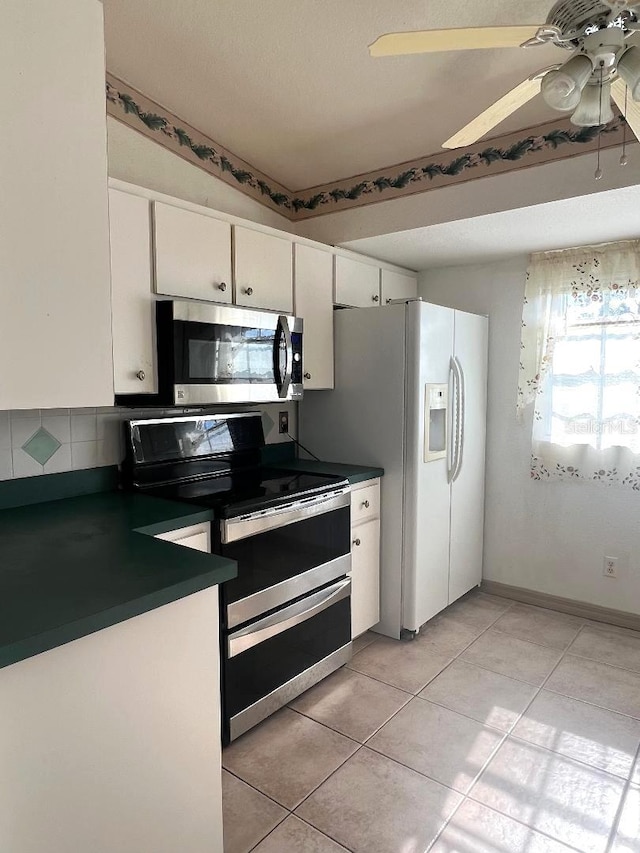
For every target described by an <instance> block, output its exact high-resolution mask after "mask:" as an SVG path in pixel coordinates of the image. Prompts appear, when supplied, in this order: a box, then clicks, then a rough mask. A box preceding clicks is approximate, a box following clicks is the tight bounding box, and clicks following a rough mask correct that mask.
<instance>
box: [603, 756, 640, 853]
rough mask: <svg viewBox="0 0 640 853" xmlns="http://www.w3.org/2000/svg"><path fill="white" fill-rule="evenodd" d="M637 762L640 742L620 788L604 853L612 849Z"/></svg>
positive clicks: (639, 758) (639, 757)
mask: <svg viewBox="0 0 640 853" xmlns="http://www.w3.org/2000/svg"><path fill="white" fill-rule="evenodd" d="M638 762H640V744H638V747H637V749H636V754H635V756H634V758H633V761H632V762H631V769H630V770H629V775H628V777H627V780H626V783H625V786H624V788H623V789H622V796H621V797H620V802H619V803H618V808H617V809H616V814H615V817H614V819H613V823H612V824H611V829H610V830H609V836H608V838H607V846H606V853H609V851H611V850H612V849H613V842H614V841H615V840H616V835H617V834H618V829H619V828H620V818H621V817H622V811H623V809H624V807H625V803H626V799H627V794H628V793H629V791H630V790H631V784H632V783H631V777H632V776H633V772H634V770H635V768H636V765H637V764H638Z"/></svg>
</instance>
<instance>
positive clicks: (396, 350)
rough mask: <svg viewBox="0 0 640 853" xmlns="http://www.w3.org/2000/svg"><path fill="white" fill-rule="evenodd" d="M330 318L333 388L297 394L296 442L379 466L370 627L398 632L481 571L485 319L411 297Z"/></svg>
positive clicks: (415, 626)
mask: <svg viewBox="0 0 640 853" xmlns="http://www.w3.org/2000/svg"><path fill="white" fill-rule="evenodd" d="M334 321H335V389H334V390H333V391H311V392H306V393H305V396H304V399H303V400H302V402H301V403H300V412H299V417H300V440H301V442H302V443H303V444H304V445H306V446H307V447H308V448H309V449H310V450H311V451H312V452H313V453H315V454H316V455H317V456H318V457H319V458H320V459H324V460H328V461H333V462H346V463H349V462H350V463H354V464H361V465H374V466H380V467H382V468H384V472H385V473H384V477H383V478H382V482H381V513H380V517H381V543H380V563H381V566H380V572H381V574H380V622H379V623H378V625H376V626H375V627H374V629H373V630H375V631H378V632H379V633H382V634H386V635H387V636H389V637H396V638H399V637H400V636H401V634H402V635H405V636H406V634H407V632H408V633H409V634H412V633H415V632H417V631H418V630H419V629H420V627H421V626H422V625H424V623H425V622H427V621H428V620H429V619H431V618H432V617H433V616H435V615H436V614H437V613H439V612H440V611H441V610H444V608H445V607H447V605H449V604H451V603H453V602H454V601H455V600H456V599H458V598H460V596H462V595H464V593H466V592H468V591H469V590H470V589H472V588H473V587H474V586H477V585H478V584H479V583H480V581H481V577H482V541H483V526H484V454H485V432H486V389H487V333H488V321H487V318H486V317H481V316H478V315H476V314H468V313H466V312H464V311H456V310H454V309H452V308H444V307H442V306H439V305H431V304H429V303H427V302H422V301H420V300H412V301H409V302H406V303H402V304H394V305H387V306H384V307H380V308H352V309H343V310H339V311H336V312H335V313H334Z"/></svg>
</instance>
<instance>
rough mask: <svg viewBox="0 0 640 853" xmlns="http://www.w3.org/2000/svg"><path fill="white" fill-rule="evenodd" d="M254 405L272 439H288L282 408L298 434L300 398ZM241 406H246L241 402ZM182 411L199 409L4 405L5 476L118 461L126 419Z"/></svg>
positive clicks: (1, 470)
mask: <svg viewBox="0 0 640 853" xmlns="http://www.w3.org/2000/svg"><path fill="white" fill-rule="evenodd" d="M255 408H257V409H259V410H260V411H261V412H262V423H263V427H264V435H265V441H266V442H267V444H276V443H278V442H280V441H288V440H289V439H288V438H287V436H286V435H280V434H279V433H278V412H282V411H285V410H286V411H287V412H288V413H289V432H290V433H291V435H293V436H296V435H297V406H296V404H295V403H270V404H268V405H264V406H258V407H255ZM240 410H246V407H240V406H239V407H238V411H240ZM206 411H209V412H211V411H213V409H207V410H206ZM183 412H187V413H194V414H197V413H198V412H196V411H194V410H185V409H170V410H165V411H159V410H158V409H145V410H142V409H126V408H108V409H20V410H15V411H9V412H7V411H0V480H11V479H17V478H19V477H34V476H37V475H39V474H55V473H58V472H60V471H75V470H78V469H81V468H97V467H99V466H102V465H117V464H119V463H120V462H121V461H122V458H123V456H124V448H123V442H122V421H125V420H129V419H131V418H144V417H150V418H151V417H159V416H163V415H166V416H171V415H180V414H182V413H183Z"/></svg>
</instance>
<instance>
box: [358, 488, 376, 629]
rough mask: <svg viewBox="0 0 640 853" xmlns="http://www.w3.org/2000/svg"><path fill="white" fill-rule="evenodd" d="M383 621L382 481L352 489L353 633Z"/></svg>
mask: <svg viewBox="0 0 640 853" xmlns="http://www.w3.org/2000/svg"><path fill="white" fill-rule="evenodd" d="M379 621H380V480H379V479H376V480H367V481H365V482H364V483H357V484H356V485H354V486H352V490H351V636H352V637H357V636H359V635H360V634H362V633H364V632H365V631H366V630H368V629H369V628H371V627H372V626H373V625H375V624H376V623H377V622H379Z"/></svg>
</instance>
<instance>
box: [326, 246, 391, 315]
mask: <svg viewBox="0 0 640 853" xmlns="http://www.w3.org/2000/svg"><path fill="white" fill-rule="evenodd" d="M334 302H335V303H336V305H348V306H349V307H352V308H371V307H372V306H375V305H379V304H380V268H379V267H376V266H373V265H372V264H365V263H363V262H362V261H356V260H354V259H353V258H343V257H342V256H341V255H336V289H335V299H334Z"/></svg>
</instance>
